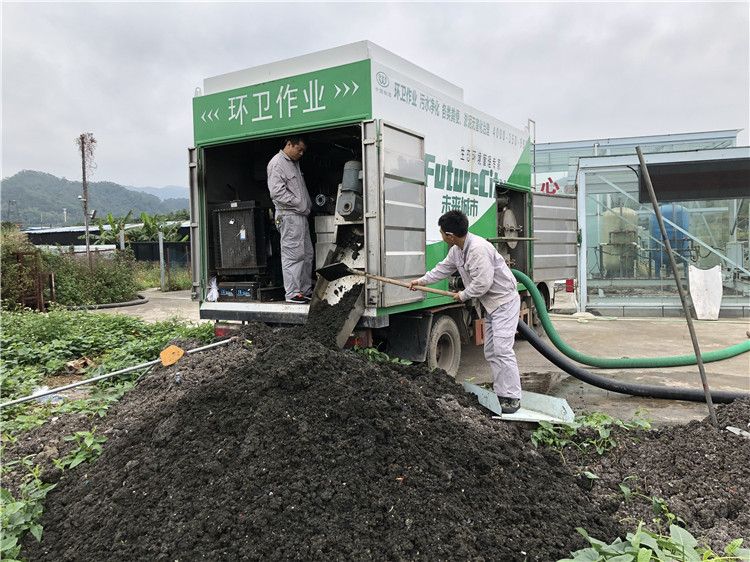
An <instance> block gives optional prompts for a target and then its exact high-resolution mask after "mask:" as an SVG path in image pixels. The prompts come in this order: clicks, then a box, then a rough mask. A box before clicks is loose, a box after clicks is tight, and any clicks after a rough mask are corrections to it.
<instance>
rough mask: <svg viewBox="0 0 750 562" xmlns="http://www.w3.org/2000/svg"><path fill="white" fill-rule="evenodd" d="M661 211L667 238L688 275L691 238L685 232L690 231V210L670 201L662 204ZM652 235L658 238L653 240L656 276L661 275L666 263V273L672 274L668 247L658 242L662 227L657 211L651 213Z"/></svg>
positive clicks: (660, 237)
mask: <svg viewBox="0 0 750 562" xmlns="http://www.w3.org/2000/svg"><path fill="white" fill-rule="evenodd" d="M659 211H660V212H661V216H662V219H663V220H664V228H665V230H666V231H667V238H669V243H670V245H671V246H672V250H673V251H674V252H675V254H676V255H675V261H676V262H677V265H678V266H679V265H680V263H682V264H683V265H684V266H685V272H684V273H685V276H687V265H688V260H687V257H688V256H689V255H690V239H689V238H688V236H687V234H685V232H689V231H690V215H689V213H688V210H687V209H686V208H685V207H683V206H682V205H674V204H672V203H669V204H667V205H660V206H659ZM667 221H670V222H671V223H674V224H676V225H677V226H679V227H680V228H681V229H682V230H684V231H685V232H681V231H680V230H678V229H676V228H675V227H674V226H672V225H671V224H669V223H668V222H667ZM651 236H653V237H654V238H655V239H656V240H653V239H652V240H651V244H652V246H651V247H652V248H654V250H655V251H654V252H653V256H654V266H655V273H656V277H659V274H660V272H661V266H662V264H664V266H665V267H666V268H667V269H666V274H667V275H671V274H672V268H671V266H670V263H669V256H668V255H667V251H666V247H665V246H664V245H663V243H662V244H660V243H658V242H657V240H662V242H663V240H664V239H663V238H662V235H661V229H660V228H659V221H658V220H657V218H656V213H652V214H651Z"/></svg>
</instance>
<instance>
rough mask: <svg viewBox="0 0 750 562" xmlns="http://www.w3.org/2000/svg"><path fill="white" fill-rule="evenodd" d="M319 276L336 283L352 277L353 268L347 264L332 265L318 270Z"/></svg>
mask: <svg viewBox="0 0 750 562" xmlns="http://www.w3.org/2000/svg"><path fill="white" fill-rule="evenodd" d="M316 272H317V274H318V275H320V276H321V277H322V278H323V279H325V280H326V281H336V280H338V279H341V278H342V277H346V276H347V275H352V273H353V272H352V270H351V268H350V267H349V266H348V265H346V264H345V263H342V262H339V263H332V264H331V265H326V266H323V267H321V268H320V269H318V270H316Z"/></svg>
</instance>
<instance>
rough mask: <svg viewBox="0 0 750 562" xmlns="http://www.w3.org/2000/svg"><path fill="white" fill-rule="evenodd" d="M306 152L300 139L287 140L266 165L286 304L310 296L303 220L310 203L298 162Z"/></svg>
mask: <svg viewBox="0 0 750 562" xmlns="http://www.w3.org/2000/svg"><path fill="white" fill-rule="evenodd" d="M306 150H307V143H305V141H304V139H303V138H302V137H296V136H295V137H289V138H287V139H286V145H285V146H284V148H283V149H281V150H279V153H278V154H276V156H274V157H273V158H271V160H270V162H268V167H267V169H266V172H267V174H268V191H270V193H271V200H272V201H273V204H274V206H275V207H276V215H275V220H276V227H277V228H278V230H279V234H281V272H282V274H283V276H284V292H285V297H286V301H287V302H291V303H298V304H304V303H309V302H310V297H311V295H312V264H313V245H312V240H311V239H310V228H309V226H308V222H307V217H308V216H309V214H310V209H312V200H311V199H310V194H309V193H308V192H307V185H305V178H304V176H303V175H302V170H301V169H300V167H299V160H300V158H302V156H303V155H304V153H305V151H306Z"/></svg>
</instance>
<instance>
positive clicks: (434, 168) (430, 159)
mask: <svg viewBox="0 0 750 562" xmlns="http://www.w3.org/2000/svg"><path fill="white" fill-rule="evenodd" d="M425 174H426V176H427V186H428V187H433V188H435V189H444V190H446V191H452V192H454V193H463V194H467V195H477V196H479V197H487V198H494V197H495V190H494V189H493V186H494V185H495V182H496V181H499V180H500V177H499V175H498V173H497V171H496V170H490V169H488V168H481V169H480V171H479V172H478V173H477V172H472V171H471V170H465V169H463V168H459V167H458V166H457V165H455V164H454V163H453V161H452V160H450V159H449V160H448V162H446V163H445V164H441V163H439V162H437V160H436V158H435V156H433V155H432V154H425Z"/></svg>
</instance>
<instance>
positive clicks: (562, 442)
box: [531, 410, 651, 462]
mask: <svg viewBox="0 0 750 562" xmlns="http://www.w3.org/2000/svg"><path fill="white" fill-rule="evenodd" d="M647 414H648V412H646V411H645V410H638V411H637V412H636V418H635V419H633V420H632V421H629V422H623V421H622V420H618V419H616V418H613V417H612V416H610V415H608V414H602V413H592V414H583V415H579V416H576V417H575V418H574V419H573V421H572V422H571V423H562V424H552V423H550V422H547V421H540V422H539V428H538V429H537V430H536V431H534V433H532V434H531V443H532V444H533V445H534V446H535V447H538V446H539V445H544V446H545V447H548V448H550V449H552V450H553V451H557V452H558V453H559V454H560V456H561V457H562V459H563V462H566V460H565V454H564V453H565V449H566V448H568V447H570V448H573V450H577V451H578V452H579V453H580V454H582V455H584V454H587V453H592V452H596V453H597V454H599V455H603V454H604V453H606V452H607V451H609V450H611V449H612V448H614V447H616V446H617V442H616V441H615V438H614V437H613V436H612V429H613V428H614V427H619V428H622V429H623V430H625V431H628V432H629V431H636V430H647V429H650V428H651V422H650V421H648V419H646V418H645V417H644V416H645V415H647Z"/></svg>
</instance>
